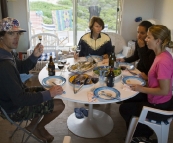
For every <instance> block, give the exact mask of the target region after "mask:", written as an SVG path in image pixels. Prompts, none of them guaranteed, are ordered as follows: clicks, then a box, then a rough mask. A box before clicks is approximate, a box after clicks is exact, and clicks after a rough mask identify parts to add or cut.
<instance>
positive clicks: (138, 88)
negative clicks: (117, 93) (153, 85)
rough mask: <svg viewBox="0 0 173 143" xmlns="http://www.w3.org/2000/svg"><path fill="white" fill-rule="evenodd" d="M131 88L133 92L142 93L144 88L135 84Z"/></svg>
mask: <svg viewBox="0 0 173 143" xmlns="http://www.w3.org/2000/svg"><path fill="white" fill-rule="evenodd" d="M130 88H131V89H132V90H133V91H139V92H142V88H143V86H142V85H139V84H135V85H130Z"/></svg>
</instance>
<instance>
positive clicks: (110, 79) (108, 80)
mask: <svg viewBox="0 0 173 143" xmlns="http://www.w3.org/2000/svg"><path fill="white" fill-rule="evenodd" d="M107 86H108V87H113V86H114V78H113V77H109V78H108V79H107Z"/></svg>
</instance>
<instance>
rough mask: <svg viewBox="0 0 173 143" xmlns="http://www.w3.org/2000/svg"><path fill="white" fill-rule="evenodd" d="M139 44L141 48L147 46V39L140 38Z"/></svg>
mask: <svg viewBox="0 0 173 143" xmlns="http://www.w3.org/2000/svg"><path fill="white" fill-rule="evenodd" d="M138 45H139V47H140V48H142V47H145V41H144V40H142V39H138Z"/></svg>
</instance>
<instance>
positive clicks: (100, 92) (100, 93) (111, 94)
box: [94, 86, 120, 101]
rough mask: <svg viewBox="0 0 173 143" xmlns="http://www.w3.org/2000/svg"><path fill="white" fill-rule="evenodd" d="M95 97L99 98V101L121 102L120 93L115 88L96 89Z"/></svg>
mask: <svg viewBox="0 0 173 143" xmlns="http://www.w3.org/2000/svg"><path fill="white" fill-rule="evenodd" d="M105 94H106V95H107V96H106V95H105ZM94 95H95V96H96V97H98V100H99V101H105V100H117V99H118V100H120V92H119V91H118V90H117V89H115V88H112V87H107V86H104V87H99V88H96V89H95V90H94Z"/></svg>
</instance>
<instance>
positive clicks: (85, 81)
mask: <svg viewBox="0 0 173 143" xmlns="http://www.w3.org/2000/svg"><path fill="white" fill-rule="evenodd" d="M87 81H88V77H86V78H85V80H84V82H83V83H82V84H81V85H80V87H79V88H78V89H77V90H75V92H74V93H77V92H78V91H79V90H80V89H81V88H82V87H83V86H84V85H85V84H86V83H87Z"/></svg>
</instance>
